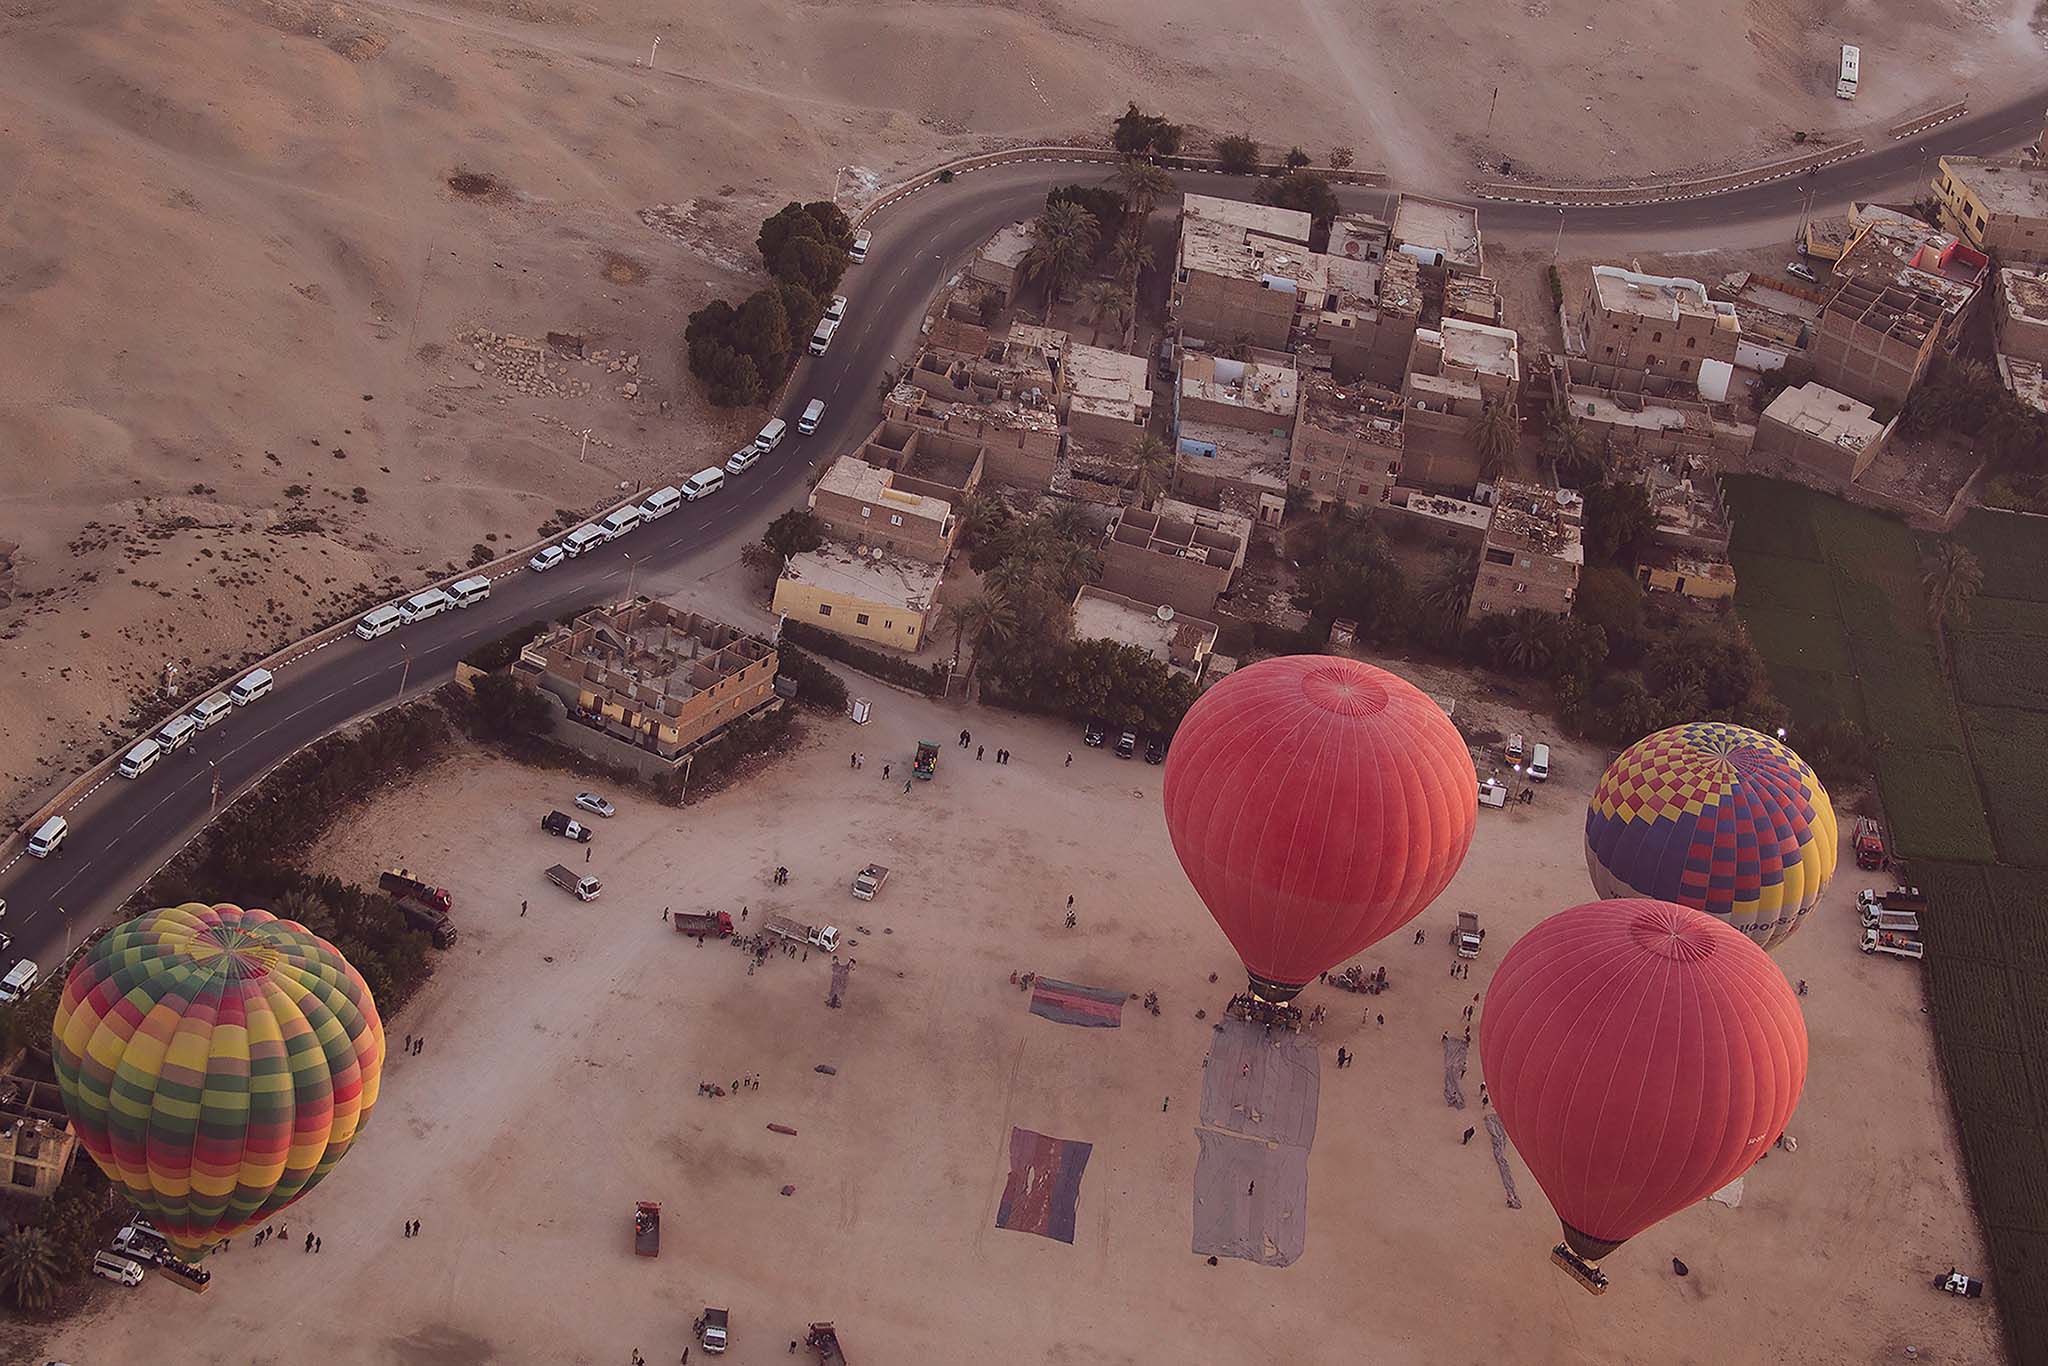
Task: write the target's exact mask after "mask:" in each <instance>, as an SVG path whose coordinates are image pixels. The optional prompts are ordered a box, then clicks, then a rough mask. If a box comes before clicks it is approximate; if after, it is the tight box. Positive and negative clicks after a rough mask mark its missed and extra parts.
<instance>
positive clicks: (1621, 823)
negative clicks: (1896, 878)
mask: <svg viewBox="0 0 2048 1366" xmlns="http://www.w3.org/2000/svg"><path fill="white" fill-rule="evenodd" d="M1837 853H1838V849H1837V842H1836V835H1835V809H1834V807H1833V806H1832V805H1830V804H1829V802H1828V794H1827V790H1826V789H1825V788H1824V787H1822V786H1821V781H1820V779H1819V778H1818V777H1817V776H1815V774H1814V771H1813V770H1812V769H1811V768H1810V767H1808V766H1807V763H1806V761H1805V760H1804V759H1801V758H1800V757H1799V756H1798V755H1797V754H1794V753H1793V752H1792V750H1791V748H1790V747H1789V746H1787V745H1786V744H1785V743H1784V742H1783V741H1782V740H1774V739H1772V738H1771V737H1770V736H1768V735H1762V734H1759V733H1758V732H1756V731H1753V730H1751V729H1749V728H1748V727H1747V726H1737V725H1733V724H1731V723H1729V722H1726V721H1693V722H1689V723H1688V724H1686V725H1682V726H1673V727H1671V728H1670V729H1669V730H1660V731H1658V732H1657V733H1656V734H1655V735H1647V736H1644V737H1643V738H1642V739H1640V740H1638V741H1636V742H1635V743H1634V744H1633V745H1630V746H1629V747H1628V748H1627V749H1625V750H1623V751H1622V753H1621V757H1620V758H1618V759H1616V760H1615V761H1614V762H1613V763H1611V764H1609V765H1608V766H1607V772H1606V773H1604V774H1602V775H1601V777H1600V785H1599V786H1598V787H1596V788H1594V789H1593V800H1592V801H1591V802H1590V803H1589V804H1588V805H1587V807H1586V871H1587V873H1589V874H1590V875H1591V876H1592V879H1593V890H1594V891H1595V892H1597V893H1599V895H1601V896H1603V897H1631V896H1633V897H1651V898H1653V899H1656V900H1659V901H1670V902H1675V903H1677V904H1678V905H1681V906H1690V907H1692V908H1693V909H1694V910H1698V911H1705V912H1707V913H1708V914H1709V915H1712V916H1716V917H1718V918H1719V919H1721V920H1725V921H1727V922H1728V923H1729V924H1730V925H1733V926H1734V927H1735V928H1736V929H1738V930H1741V931H1742V932H1743V933H1744V934H1746V935H1748V936H1749V937H1750V939H1751V940H1752V941H1754V942H1755V943H1756V944H1757V945H1758V946H1759V947H1762V948H1766V949H1769V948H1774V947H1776V946H1777V945H1779V944H1782V943H1783V942H1785V940H1787V939H1789V938H1790V937H1791V936H1792V932H1793V931H1795V930H1797V929H1798V928H1799V922H1800V921H1801V920H1803V919H1805V918H1806V913H1807V912H1808V911H1809V910H1811V909H1812V908H1813V904H1814V902H1816V901H1818V900H1819V899H1820V894H1821V892H1822V891H1823V890H1824V889H1825V888H1826V887H1827V885H1828V883H1829V881H1830V880H1832V879H1833V877H1834V875H1835V858H1836V855H1837Z"/></svg>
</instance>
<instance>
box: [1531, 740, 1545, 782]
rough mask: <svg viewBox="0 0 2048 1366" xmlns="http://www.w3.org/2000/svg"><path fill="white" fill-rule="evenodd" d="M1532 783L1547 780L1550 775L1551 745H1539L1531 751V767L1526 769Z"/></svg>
mask: <svg viewBox="0 0 2048 1366" xmlns="http://www.w3.org/2000/svg"><path fill="white" fill-rule="evenodd" d="M1526 771H1527V773H1528V775H1529V781H1530V782H1532V783H1540V782H1545V781H1547V780H1548V779H1549V777H1550V746H1549V745H1537V746H1535V747H1534V748H1532V749H1531V750H1530V751H1529V767H1528V769H1527V770H1526Z"/></svg>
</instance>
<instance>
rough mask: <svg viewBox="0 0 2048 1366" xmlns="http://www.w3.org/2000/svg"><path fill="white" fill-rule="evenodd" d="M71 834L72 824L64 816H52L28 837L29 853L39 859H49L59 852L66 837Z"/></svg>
mask: <svg viewBox="0 0 2048 1366" xmlns="http://www.w3.org/2000/svg"><path fill="white" fill-rule="evenodd" d="M70 833H71V823H70V822H69V821H67V820H65V819H64V818H63V817H62V816H52V817H50V819H48V820H46V821H44V822H43V823H42V824H41V825H39V826H37V827H36V832H35V833H34V834H33V835H30V836H29V837H28V851H29V853H31V854H33V855H35V856H36V857H37V858H48V857H49V856H50V855H52V854H54V853H56V852H57V846H58V845H60V844H62V843H64V837H65V836H66V835H68V834H70Z"/></svg>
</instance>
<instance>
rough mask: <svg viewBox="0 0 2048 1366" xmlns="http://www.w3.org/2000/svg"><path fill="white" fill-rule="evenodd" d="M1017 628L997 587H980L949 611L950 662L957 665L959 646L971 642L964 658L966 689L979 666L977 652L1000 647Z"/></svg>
mask: <svg viewBox="0 0 2048 1366" xmlns="http://www.w3.org/2000/svg"><path fill="white" fill-rule="evenodd" d="M1016 629H1017V612H1016V609H1015V608H1013V607H1012V606H1011V605H1010V600H1009V598H1008V597H1006V596H1005V595H1004V593H1003V591H1002V590H1001V589H999V588H984V589H982V590H981V592H979V593H976V594H975V595H974V596H973V597H971V598H969V599H968V600H967V601H966V602H963V603H961V604H960V605H959V606H958V607H956V608H954V609H953V663H954V665H955V666H956V667H957V666H958V665H959V663H960V643H961V641H962V640H963V639H965V640H967V641H969V642H971V644H970V646H969V650H968V656H967V686H968V688H969V689H970V690H971V689H972V688H973V686H974V671H975V669H976V668H978V667H979V666H980V664H981V652H982V649H983V647H985V646H988V645H1000V644H1002V643H1003V642H1004V641H1005V640H1008V639H1009V638H1010V634H1011V633H1012V632H1013V631H1015V630H1016Z"/></svg>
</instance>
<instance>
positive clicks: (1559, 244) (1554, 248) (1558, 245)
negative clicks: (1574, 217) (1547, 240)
mask: <svg viewBox="0 0 2048 1366" xmlns="http://www.w3.org/2000/svg"><path fill="white" fill-rule="evenodd" d="M1563 249H1564V210H1563V209H1562V208H1560V209H1559V210H1558V211H1557V240H1556V241H1554V242H1552V243H1551V244H1550V259H1551V261H1552V263H1553V264H1554V263H1555V262H1556V261H1557V253H1558V252H1560V251H1562V250H1563Z"/></svg>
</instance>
